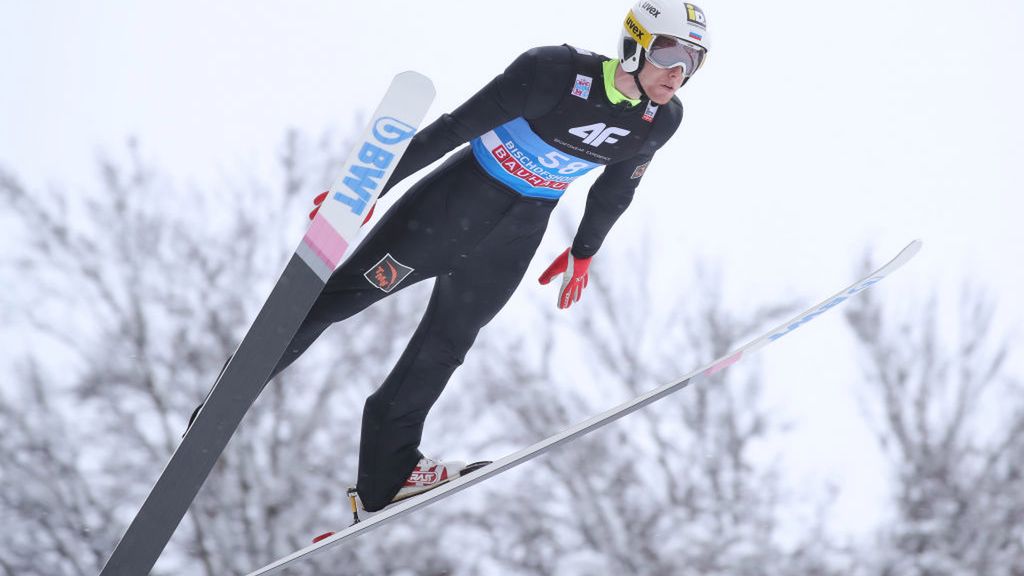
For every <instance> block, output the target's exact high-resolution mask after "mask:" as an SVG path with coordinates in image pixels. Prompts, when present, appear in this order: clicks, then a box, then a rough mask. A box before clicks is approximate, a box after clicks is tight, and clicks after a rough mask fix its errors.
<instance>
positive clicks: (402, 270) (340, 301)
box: [274, 167, 449, 376]
mask: <svg viewBox="0 0 1024 576" xmlns="http://www.w3.org/2000/svg"><path fill="white" fill-rule="evenodd" d="M442 168H443V167H442ZM444 180H445V178H444V174H443V172H441V168H439V169H438V170H437V171H435V172H433V173H431V174H430V175H428V176H427V177H426V178H424V179H423V180H421V181H420V182H418V183H417V184H416V185H415V186H413V187H412V188H411V189H410V190H409V191H408V192H407V193H406V194H405V195H404V196H402V198H401V199H399V201H398V202H397V203H396V204H395V206H393V207H392V208H391V210H389V211H388V212H387V214H385V215H384V217H383V218H382V219H381V221H380V222H379V223H378V224H377V225H376V226H375V227H374V229H373V230H372V231H371V232H370V234H369V236H367V237H366V239H365V240H364V241H363V242H362V243H361V244H360V245H359V246H358V247H357V248H356V250H355V252H354V253H353V254H352V256H351V258H349V259H348V260H346V261H345V262H344V263H343V264H342V265H341V266H340V267H338V269H337V270H335V271H334V274H332V275H331V278H330V279H329V280H328V281H327V285H326V286H324V291H323V292H322V293H321V294H320V297H319V298H317V300H316V302H315V303H314V304H313V308H312V309H311V310H310V311H309V314H308V315H307V316H306V319H305V320H304V321H303V323H302V325H301V326H300V327H299V331H298V333H297V334H296V335H295V338H293V339H292V342H291V344H289V345H288V349H287V350H286V351H285V353H284V356H282V357H281V360H280V362H278V364H277V367H276V368H275V369H274V376H276V375H277V374H279V373H280V372H281V371H283V370H284V369H285V368H287V367H288V366H289V365H291V363H292V362H294V361H295V360H296V359H298V357H299V356H301V355H302V354H303V353H304V352H305V351H306V349H307V348H309V346H310V345H312V344H313V342H314V341H316V339H317V338H319V337H320V334H322V333H323V332H324V330H326V329H327V328H328V327H329V326H330V325H331V324H334V323H335V322H341V321H342V320H345V319H346V318H349V317H350V316H353V315H355V314H357V313H359V312H361V311H363V310H365V309H366V308H367V307H369V306H370V305H371V304H373V303H375V302H377V301H378V300H380V299H382V298H384V297H386V296H389V295H391V294H394V293H396V292H398V291H399V290H402V289H403V288H406V287H408V286H412V285H413V284H415V283H417V282H419V281H421V280H424V279H427V278H432V277H434V276H436V275H437V274H438V273H439V272H440V271H441V270H444V269H446V267H447V263H448V260H449V257H448V256H447V254H446V249H445V246H444V244H445V240H444V238H443V233H442V231H441V229H439V228H438V227H436V226H429V225H425V223H429V222H435V221H437V220H439V219H442V220H443V218H444V216H445V214H444V212H445V202H444V197H443V192H442V191H441V190H439V189H438V188H439V187H442V186H444V185H445V182H444ZM389 255H390V258H389V257H388V256H389ZM410 269H411V270H410ZM367 275H368V276H369V278H368V277H367Z"/></svg>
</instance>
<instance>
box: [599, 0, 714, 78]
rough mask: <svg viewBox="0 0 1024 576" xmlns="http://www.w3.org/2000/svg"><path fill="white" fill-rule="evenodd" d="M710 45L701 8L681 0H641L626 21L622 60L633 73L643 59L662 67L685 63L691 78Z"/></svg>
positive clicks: (621, 52) (701, 62)
mask: <svg viewBox="0 0 1024 576" xmlns="http://www.w3.org/2000/svg"><path fill="white" fill-rule="evenodd" d="M659 38H660V41H659ZM652 47H653V49H652ZM710 49H711V40H710V37H709V36H708V31H707V22H706V20H705V19H704V12H703V11H702V10H701V9H700V8H698V7H697V6H695V5H693V4H690V3H689V2H680V1H678V0H640V1H639V2H637V3H636V5H635V6H633V9H632V10H630V11H629V14H627V15H626V21H625V22H624V23H623V28H622V41H621V42H620V43H619V62H620V63H621V64H622V69H623V70H624V71H626V72H628V73H630V74H637V73H639V72H640V69H641V68H643V66H644V62H652V63H653V64H654V65H655V66H659V67H661V68H672V67H675V66H682V67H683V74H684V75H685V76H686V78H687V79H689V77H690V76H692V75H693V73H694V72H696V71H697V70H698V69H699V68H700V66H701V64H703V63H704V59H705V57H706V56H707V53H708V51H709V50H710Z"/></svg>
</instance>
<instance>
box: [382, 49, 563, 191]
mask: <svg viewBox="0 0 1024 576" xmlns="http://www.w3.org/2000/svg"><path fill="white" fill-rule="evenodd" d="M571 71H572V59H571V57H570V55H569V53H568V49H567V48H566V47H564V46H548V47H541V48H533V49H531V50H529V51H527V52H525V53H523V54H522V55H520V56H519V57H518V58H516V60H515V61H514V62H512V64H510V65H509V67H508V68H506V69H505V71H504V72H502V73H501V74H499V75H498V76H497V77H495V78H494V79H493V80H491V81H490V82H489V83H488V84H487V85H486V86H484V87H483V88H482V89H481V90H480V91H479V92H477V93H476V94H474V95H473V96H472V97H470V99H469V100H466V102H464V103H463V104H462V105H461V106H459V107H458V108H456V109H455V111H453V112H452V113H450V114H442V115H441V117H440V118H438V119H437V120H435V121H434V122H432V123H431V124H430V125H429V126H427V127H426V128H423V129H422V130H420V131H419V132H418V133H417V134H416V135H415V136H414V137H413V139H412V142H410V144H409V148H408V149H407V150H406V151H405V154H404V155H403V156H402V159H401V160H400V161H399V163H398V166H396V167H395V171H394V173H393V174H392V176H391V179H390V180H388V183H387V185H385V187H384V189H383V190H382V191H381V196H383V195H384V193H385V192H387V191H388V190H390V189H391V187H392V186H394V185H395V184H397V183H398V182H400V181H401V180H402V179H404V178H406V177H407V176H409V175H410V174H412V173H414V172H416V171H418V170H420V169H422V168H424V167H426V166H428V165H430V164H431V163H432V162H434V161H435V160H437V159H438V158H441V157H442V156H444V155H445V154H447V153H448V152H451V151H452V150H454V149H455V148H457V147H459V146H461V145H462V144H465V143H466V142H469V141H470V140H472V139H473V138H476V137H477V136H480V135H481V134H483V133H485V132H487V131H488V130H491V129H493V128H495V127H497V126H500V125H502V124H504V123H506V122H508V121H509V120H512V119H514V118H518V117H520V116H521V117H523V118H527V119H530V118H536V117H539V116H542V115H544V114H545V113H547V112H549V111H551V110H552V109H553V108H554V107H555V106H556V105H557V104H558V101H559V99H560V98H561V96H562V93H563V90H562V88H563V87H564V85H565V83H566V82H567V80H566V78H567V77H569V76H570V75H571Z"/></svg>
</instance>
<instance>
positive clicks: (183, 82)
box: [0, 0, 1024, 532]
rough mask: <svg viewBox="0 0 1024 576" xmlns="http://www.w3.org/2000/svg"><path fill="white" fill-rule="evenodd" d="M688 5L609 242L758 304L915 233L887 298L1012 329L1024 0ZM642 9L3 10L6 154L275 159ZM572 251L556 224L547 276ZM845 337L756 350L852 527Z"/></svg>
mask: <svg viewBox="0 0 1024 576" xmlns="http://www.w3.org/2000/svg"><path fill="white" fill-rule="evenodd" d="M698 3H699V4H701V6H702V7H703V8H704V9H705V12H706V14H707V17H708V21H709V29H710V32H711V35H712V39H713V50H712V55H711V58H710V60H709V61H708V64H707V65H706V66H705V68H704V69H703V70H702V71H701V72H700V74H699V75H698V76H697V77H696V78H695V79H694V80H693V81H692V82H690V83H689V84H688V85H687V86H686V88H684V89H683V91H682V92H681V93H680V96H681V98H682V100H683V103H684V105H685V107H686V117H685V119H684V122H683V126H682V128H681V130H680V131H679V132H678V133H677V136H676V137H675V139H674V140H673V141H672V142H670V143H669V144H668V145H667V146H666V147H665V148H664V149H663V150H662V151H661V152H660V153H659V155H658V157H657V158H656V159H655V161H654V162H653V163H652V166H651V168H650V170H649V171H648V173H647V175H646V176H645V178H644V182H643V186H642V188H641V191H640V192H639V196H638V198H637V201H636V202H635V203H634V206H633V207H632V208H631V209H630V211H629V213H628V214H627V216H626V217H625V218H624V219H623V220H622V221H621V223H620V225H619V226H618V227H617V228H616V230H615V231H613V233H612V235H611V236H610V237H609V242H610V243H628V242H630V241H633V240H634V239H635V238H636V237H637V235H638V234H640V233H641V232H642V231H643V230H645V229H646V230H649V231H650V233H651V234H652V236H653V237H654V238H655V239H656V245H657V246H658V247H659V255H660V256H661V257H662V258H664V260H665V263H666V264H665V267H666V269H667V270H672V269H673V268H675V267H677V266H678V268H679V270H678V271H677V272H678V274H679V276H683V275H685V274H686V273H687V272H688V271H689V263H690V262H691V260H692V258H693V257H695V256H697V257H703V258H706V259H709V260H711V261H713V262H715V263H716V264H717V265H718V266H720V267H721V269H722V271H723V273H724V280H725V289H726V291H727V293H728V297H729V300H730V302H734V303H735V304H736V305H737V306H746V307H748V308H752V307H754V306H756V305H758V304H761V303H768V302H771V301H772V300H773V299H777V298H779V297H780V296H787V295H788V296H792V297H797V298H799V299H801V300H806V301H808V302H810V301H811V300H816V299H818V298H821V297H824V296H825V295H827V294H828V293H830V292H831V291H834V290H837V289H839V288H840V287H842V286H844V285H845V284H846V283H848V282H849V281H851V280H852V279H853V277H852V273H853V265H854V263H855V262H857V261H858V259H859V257H860V256H861V254H862V252H863V249H864V247H865V246H866V245H869V244H870V245H871V246H873V247H874V248H875V250H876V252H875V256H876V260H881V259H883V258H888V257H889V256H891V255H893V254H895V253H896V251H897V250H898V249H899V248H901V247H902V246H903V245H904V244H905V243H906V242H908V241H909V240H911V239H913V238H922V239H923V240H924V243H925V244H924V250H923V251H922V253H921V255H920V256H919V257H918V258H917V260H915V261H914V262H913V263H911V264H910V265H909V266H908V268H907V269H906V270H903V271H901V272H900V273H898V274H897V275H896V276H894V277H893V278H892V279H890V280H887V281H886V282H885V283H884V284H883V285H881V286H880V287H879V288H877V289H878V290H882V291H884V294H885V298H886V299H887V300H893V301H900V300H904V301H910V300H912V299H916V298H920V297H923V296H924V295H925V294H927V293H928V291H929V290H931V289H932V287H938V288H940V289H942V290H944V291H949V290H951V289H953V288H955V287H956V286H957V285H958V284H959V283H960V282H961V281H962V280H964V279H967V278H970V279H973V280H975V281H976V282H977V283H978V284H980V285H982V286H984V287H987V288H989V289H990V290H991V292H992V293H993V294H994V295H995V296H997V297H998V298H999V304H1000V310H1001V313H1002V314H1001V319H1002V322H1003V325H1004V326H1005V327H1006V328H1007V329H1012V327H1015V326H1017V325H1019V323H1020V320H1021V318H1022V315H1024V307H1022V306H1021V305H1020V304H1019V303H1018V302H1016V301H1015V300H1016V299H1015V297H1014V296H1015V295H1017V294H1021V293H1024V271H1022V268H1021V266H1020V262H1022V261H1024V227H1022V226H1021V225H1020V222H1019V220H1020V218H1021V214H1022V213H1024V209H1022V208H1024V201H1022V200H1021V198H1020V192H1021V188H1022V186H1021V177H1020V174H1021V171H1022V168H1021V165H1020V160H1021V159H1022V158H1024V112H1022V111H1021V105H1020V103H1021V102H1024V80H1022V79H1021V70H1022V69H1024V68H1022V64H1021V62H1024V39H1022V35H1021V33H1020V31H1021V30H1022V29H1024V3H1022V2H1020V0H992V1H988V2H984V3H981V2H979V3H974V4H965V3H963V2H954V1H953V0H896V1H892V2H885V3H860V4H855V3H850V2H833V1H828V0H826V1H822V0H794V1H792V2H786V3H769V2H754V1H750V0H732V1H729V2H724V1H720V0H708V1H704V2H698ZM630 4H631V3H630V2H628V1H625V0H615V1H611V0H600V1H594V0H587V1H574V2H569V1H561V2H552V1H551V0H517V1H516V2H514V3H486V2H436V3H431V2H422V1H417V2H412V1H395V2H340V1H326V0H320V1H312V0H295V1H291V2H267V1H253V0H246V1H244V2H243V1H221V2H199V1H195V0H184V1H178V2H172V3H153V2H138V1H128V0H121V1H98V2H88V3H85V2H71V1H69V2H57V1H53V0H33V1H31V2H18V1H16V0H0V165H2V166H3V167H4V168H5V169H8V170H11V171H14V172H15V173H17V174H18V175H20V176H21V177H22V178H24V179H25V181H26V183H27V184H29V185H31V186H36V187H40V188H42V187H45V186H49V185H53V186H61V185H63V186H68V185H74V186H81V185H90V184H92V183H95V175H96V169H95V159H96V157H97V154H99V153H102V152H110V153H117V152H119V151H120V150H121V149H122V146H123V143H124V141H125V140H126V138H127V137H128V136H132V135H134V136H138V137H139V138H140V140H141V143H142V146H143V150H144V152H145V155H146V157H147V158H148V159H149V160H150V161H152V162H153V163H155V164H156V165H157V166H158V167H160V168H161V169H162V170H166V171H169V172H171V173H172V175H173V176H174V178H175V180H176V182H177V183H178V184H180V185H182V186H184V185H187V184H189V183H191V182H198V183H203V184H205V185H217V184H218V183H222V182H224V178H225V177H226V176H225V174H231V175H237V174H239V173H244V172H256V173H258V174H261V175H263V174H268V175H269V174H273V170H272V167H273V164H274V158H275V154H276V153H277V151H278V149H279V147H280V144H281V141H282V136H283V134H284V131H285V130H286V129H288V128H298V129H301V130H303V131H306V132H308V133H310V134H318V133H320V132H322V131H323V130H325V129H328V128H335V129H337V130H338V131H339V132H344V131H345V130H347V129H349V128H351V126H352V119H353V116H354V114H355V113H356V112H357V111H358V110H360V109H363V110H371V109H372V108H373V106H374V105H375V104H376V100H377V98H378V97H379V96H380V95H381V94H382V93H383V90H384V87H385V86H386V84H387V82H388V80H389V79H390V78H391V76H393V75H394V74H395V73H397V72H399V71H402V70H406V69H415V70H418V71H421V72H423V73H425V74H427V75H428V76H430V77H431V78H433V79H434V82H435V85H436V87H437V92H438V97H437V100H436V101H435V104H434V107H433V108H432V109H431V112H430V114H429V115H428V119H432V118H434V117H436V116H437V115H438V114H440V113H441V112H443V111H447V110H450V109H452V108H453V107H455V106H456V105H457V104H458V103H460V102H461V101H462V100H464V99H465V98H466V97H468V96H469V95H470V94H472V93H473V92H474V91H475V90H476V89H478V88H479V87H480V86H482V85H483V84H484V83H485V82H486V81H487V80H489V79H490V78H491V77H492V76H493V75H494V74H496V73H498V72H499V71H500V70H501V69H503V68H504V66H505V65H506V64H507V63H508V62H510V61H511V60H512V59H513V58H514V57H515V56H516V55H517V54H518V53H520V52H522V51H523V50H525V49H527V48H529V47H532V46H537V45H544V44H560V43H563V42H566V43H571V44H574V45H577V46H580V47H585V48H588V49H592V50H595V51H599V52H603V53H605V54H609V55H612V54H614V51H615V45H616V41H617V39H618V34H619V26H620V24H621V21H622V19H623V16H624V14H625V12H626V10H627V9H628V8H629V6H630ZM587 182H589V180H587V181H583V183H582V184H580V183H578V184H577V185H576V186H574V187H573V188H572V189H571V190H570V194H569V195H568V196H569V197H570V198H568V202H567V208H565V209H567V210H572V209H577V208H578V207H579V206H580V205H581V201H582V198H583V197H584V195H585V192H586V185H587ZM326 184H328V183H325V185H326ZM316 191H317V190H310V191H309V192H310V193H311V195H312V194H313V193H315V192H316ZM561 244H562V239H560V238H557V237H555V236H554V235H551V234H549V236H548V238H547V240H546V241H545V244H544V246H543V247H542V248H541V251H540V253H539V256H538V258H537V261H536V262H535V263H534V267H539V266H543V265H545V264H546V263H547V262H546V260H548V259H549V258H550V257H552V256H554V255H555V254H557V253H558V252H559V251H560V250H561V249H562V245H561ZM599 259H600V257H599V258H598V260H599ZM538 272H539V270H538ZM530 275H534V274H533V272H532V271H531V273H530ZM677 277H678V276H677ZM526 286H529V284H527V283H524V287H526ZM529 289H530V290H533V289H534V288H532V287H531V288H529ZM665 290H666V291H670V290H672V286H671V285H670V284H668V285H667V286H666V287H665ZM678 297H681V298H685V294H682V293H681V294H679V295H678ZM553 298H554V296H552V300H553ZM844 333H845V327H844V326H843V325H842V322H841V318H839V317H838V315H835V316H833V317H831V318H828V319H827V320H819V321H818V322H816V323H815V324H813V325H812V327H808V328H805V329H803V330H801V331H798V332H797V333H795V334H793V335H792V336H790V337H788V338H787V339H785V340H783V341H780V342H779V343H778V344H777V345H775V346H773V347H772V348H771V349H770V350H769V351H767V352H766V353H765V354H764V356H763V357H762V358H763V360H764V362H765V367H766V368H767V369H768V372H767V374H768V376H769V379H768V388H769V401H770V402H771V403H772V405H773V406H776V407H777V409H778V410H780V411H781V412H782V413H783V414H785V415H786V416H787V417H790V418H792V419H794V420H795V421H797V422H798V423H799V426H800V427H799V428H797V430H796V433H795V434H794V435H793V436H792V441H793V443H792V445H791V448H790V450H792V451H793V453H795V454H800V455H801V456H802V457H801V458H799V459H797V460H796V461H794V462H793V464H792V467H791V470H792V471H793V474H794V475H795V476H796V477H797V478H807V479H821V478H824V477H828V476H829V475H832V476H834V477H836V478H839V479H843V478H845V479H846V482H845V483H844V493H843V497H842V499H841V501H840V512H841V513H842V518H843V519H844V521H845V522H846V523H847V524H848V527H849V529H850V530H851V531H854V532H856V531H859V530H861V529H865V528H867V527H869V526H870V525H872V524H873V523H874V522H876V521H877V520H878V518H879V515H880V514H882V513H884V511H883V510H882V509H881V507H880V506H879V504H878V503H879V502H880V493H881V492H880V490H881V486H882V484H883V482H882V481H881V480H880V479H878V478H877V477H874V476H873V472H872V470H874V468H873V467H872V466H870V463H871V462H872V458H876V457H877V456H873V455H872V454H873V453H872V446H873V444H872V441H871V437H870V435H869V433H868V430H867V428H866V426H865V424H864V422H863V419H862V417H861V413H860V410H859V408H858V405H857V399H858V397H859V396H858V393H857V392H856V390H855V389H854V386H853V383H854V382H855V381H856V376H857V375H858V372H857V370H858V369H857V367H856V365H855V363H854V359H853V358H852V357H851V356H850V347H849V344H848V339H846V338H845V336H844ZM1017 365H1018V366H1019V365H1020V359H1019V358H1017ZM809 382H813V386H810V385H808V383H809ZM851 454H856V455H858V456H857V457H856V458H851V457H850V455H851ZM809 481H810V480H809Z"/></svg>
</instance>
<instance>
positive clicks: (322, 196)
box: [309, 190, 377, 226]
mask: <svg viewBox="0 0 1024 576" xmlns="http://www.w3.org/2000/svg"><path fill="white" fill-rule="evenodd" d="M330 193H331V191H330V190H325V191H323V192H321V193H319V194H317V195H316V198H313V211H312V212H310V213H309V219H310V220H312V219H313V218H316V213H317V212H319V211H320V205H322V204H323V203H324V200H326V199H327V195H328V194H330ZM376 207H377V202H374V203H373V204H371V205H370V209H369V210H367V211H366V218H363V225H364V226H365V225H366V223H367V222H369V221H370V218H373V209H374V208H376Z"/></svg>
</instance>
